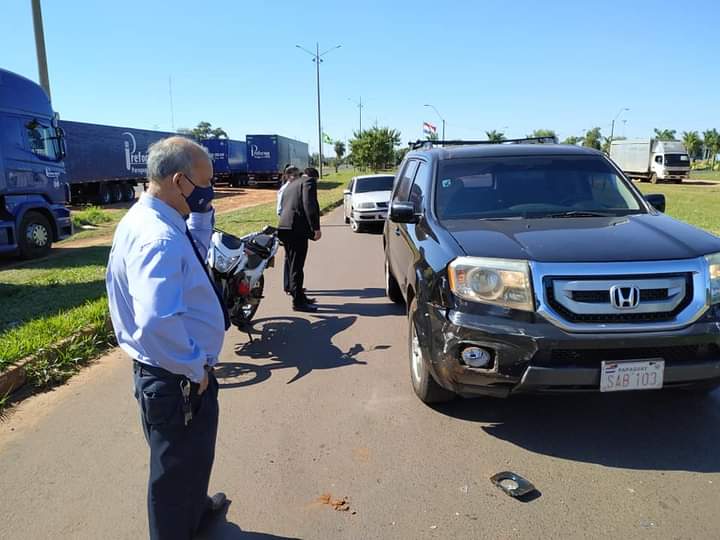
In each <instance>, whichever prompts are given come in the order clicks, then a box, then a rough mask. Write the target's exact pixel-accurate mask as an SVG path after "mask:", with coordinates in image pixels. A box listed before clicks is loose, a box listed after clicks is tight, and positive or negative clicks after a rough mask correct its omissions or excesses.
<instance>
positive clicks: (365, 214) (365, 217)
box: [344, 174, 395, 232]
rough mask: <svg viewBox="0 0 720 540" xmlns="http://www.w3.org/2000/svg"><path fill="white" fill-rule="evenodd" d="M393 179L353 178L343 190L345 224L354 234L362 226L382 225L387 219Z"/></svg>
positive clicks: (379, 175) (386, 175)
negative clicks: (347, 224)
mask: <svg viewBox="0 0 720 540" xmlns="http://www.w3.org/2000/svg"><path fill="white" fill-rule="evenodd" d="M394 180H395V177H394V176H393V175H391V174H371V175H366V176H355V177H354V178H353V179H352V180H350V184H349V185H348V188H347V189H346V190H345V197H344V208H345V223H349V224H350V227H351V228H352V230H353V231H354V232H360V229H361V228H362V227H363V226H364V225H371V224H379V223H383V222H384V221H385V219H386V218H387V212H388V204H389V203H390V193H391V192H392V188H393V182H394Z"/></svg>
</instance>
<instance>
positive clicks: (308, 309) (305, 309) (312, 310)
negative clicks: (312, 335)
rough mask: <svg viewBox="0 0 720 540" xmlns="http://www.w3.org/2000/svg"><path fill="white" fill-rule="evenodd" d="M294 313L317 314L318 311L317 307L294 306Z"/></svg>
mask: <svg viewBox="0 0 720 540" xmlns="http://www.w3.org/2000/svg"><path fill="white" fill-rule="evenodd" d="M293 311H302V312H305V313H315V312H316V311H317V307H315V306H313V305H312V304H308V303H305V304H293Z"/></svg>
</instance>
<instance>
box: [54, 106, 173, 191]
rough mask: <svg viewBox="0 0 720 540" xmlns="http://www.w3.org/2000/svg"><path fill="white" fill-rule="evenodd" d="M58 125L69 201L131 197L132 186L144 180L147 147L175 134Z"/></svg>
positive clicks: (126, 128) (82, 125)
mask: <svg viewBox="0 0 720 540" xmlns="http://www.w3.org/2000/svg"><path fill="white" fill-rule="evenodd" d="M59 126H60V128H62V130H63V134H64V136H65V144H66V146H67V156H66V157H65V170H66V172H67V181H68V183H69V184H70V192H71V199H70V200H71V201H72V202H73V203H86V202H92V203H96V204H102V205H105V204H111V203H117V202H129V201H132V200H133V199H135V187H136V186H137V185H138V184H142V183H144V182H145V181H146V176H147V154H148V147H149V146H150V145H151V144H152V143H154V142H155V141H158V140H160V139H163V138H165V137H170V136H172V135H175V134H174V133H169V132H164V131H150V130H147V129H134V128H128V127H119V126H106V125H102V124H88V123H85V122H69V121H67V120H60V122H59Z"/></svg>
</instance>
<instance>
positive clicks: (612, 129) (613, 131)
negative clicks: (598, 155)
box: [609, 107, 630, 144]
mask: <svg viewBox="0 0 720 540" xmlns="http://www.w3.org/2000/svg"><path fill="white" fill-rule="evenodd" d="M629 110H630V109H628V108H627V107H623V108H622V109H620V111H619V112H618V113H617V115H616V116H615V118H613V121H612V124H610V141H609V142H610V144H612V141H613V136H614V135H615V122H617V119H618V118H620V115H621V114H622V113H624V112H625V111H629Z"/></svg>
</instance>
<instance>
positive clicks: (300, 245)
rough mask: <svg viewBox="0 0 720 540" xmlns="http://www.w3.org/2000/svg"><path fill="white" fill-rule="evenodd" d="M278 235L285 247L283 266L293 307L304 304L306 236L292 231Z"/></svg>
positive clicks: (279, 232) (281, 232) (280, 232)
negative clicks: (285, 270) (285, 269)
mask: <svg viewBox="0 0 720 540" xmlns="http://www.w3.org/2000/svg"><path fill="white" fill-rule="evenodd" d="M278 235H279V237H280V240H281V241H282V243H283V245H284V246H285V265H286V268H287V271H288V290H289V292H290V295H291V296H292V298H293V303H294V304H295V305H300V304H304V303H305V302H306V298H305V292H304V287H305V270H304V268H305V260H306V259H307V253H308V243H309V240H308V238H307V236H304V235H299V234H296V233H294V232H293V231H289V230H283V229H281V230H280V231H278Z"/></svg>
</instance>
